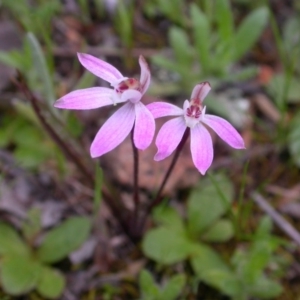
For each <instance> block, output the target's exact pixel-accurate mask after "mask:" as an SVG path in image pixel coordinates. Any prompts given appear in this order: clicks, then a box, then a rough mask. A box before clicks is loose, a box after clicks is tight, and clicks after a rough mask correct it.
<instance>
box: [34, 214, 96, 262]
mask: <svg viewBox="0 0 300 300" xmlns="http://www.w3.org/2000/svg"><path fill="white" fill-rule="evenodd" d="M90 230H91V222H90V220H89V219H88V218H86V217H72V218H69V219H68V220H66V221H65V222H64V223H62V224H61V225H60V226H58V227H56V228H54V229H52V230H51V231H50V232H49V233H48V234H47V235H46V236H45V238H44V240H43V242H42V244H41V246H40V247H39V248H38V250H37V256H38V259H39V260H40V261H43V262H46V263H54V262H57V261H60V260H61V259H63V258H65V257H66V256H67V255H68V254H70V253H71V252H72V251H74V250H76V249H78V248H79V247H80V246H81V245H82V244H83V242H84V241H85V240H86V239H87V238H88V235H89V232H90Z"/></svg>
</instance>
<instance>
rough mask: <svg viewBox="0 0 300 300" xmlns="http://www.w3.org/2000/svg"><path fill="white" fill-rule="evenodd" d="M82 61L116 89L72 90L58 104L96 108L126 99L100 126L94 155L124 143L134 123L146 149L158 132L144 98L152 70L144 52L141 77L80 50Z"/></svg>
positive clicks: (140, 146)
mask: <svg viewBox="0 0 300 300" xmlns="http://www.w3.org/2000/svg"><path fill="white" fill-rule="evenodd" d="M78 58H79V61H80V63H81V64H82V65H83V66H84V67H85V68H86V69H87V70H89V71H90V72H91V73H93V74H94V75H96V76H98V77H100V78H102V79H104V80H106V81H108V82H109V83H110V85H111V86H112V88H113V89H109V88H104V87H92V88H87V89H82V90H77V91H74V92H71V93H69V94H67V95H65V96H63V97H62V98H60V99H59V100H57V101H56V102H55V104H54V106H55V107H57V108H62V109H93V108H98V107H102V106H107V105H116V104H117V103H122V102H126V104H125V105H123V106H122V107H121V108H120V109H118V110H117V111H116V112H115V113H114V114H113V115H112V116H111V117H110V118H109V119H108V120H107V121H106V122H105V123H104V124H103V126H102V127H101V128H100V130H99V131H98V133H97V134H96V137H95V139H94V141H93V142H92V145H91V149H90V152H91V156H92V157H99V156H101V155H103V154H105V153H107V152H109V151H111V150H113V149H114V148H116V147H117V146H118V145H119V144H121V143H122V142H123V141H124V139H125V138H126V137H127V135H128V134H129V133H130V131H131V129H132V128H133V126H134V134H133V140H134V144H135V146H136V147H137V148H138V149H141V150H144V149H146V148H147V147H148V146H149V145H150V143H151V141H152V139H153V136H154V131H155V122H154V118H153V116H152V114H151V113H150V111H149V110H148V109H147V107H146V106H145V105H144V104H143V103H142V102H141V98H142V96H143V95H144V94H145V92H146V90H147V89H148V87H149V84H150V79H151V74H150V71H149V67H148V65H147V62H146V61H145V59H144V58H143V57H142V56H140V58H139V63H140V67H141V76H140V80H137V79H135V78H127V77H124V76H123V75H122V74H121V73H120V72H119V71H118V70H117V69H116V68H115V67H114V66H112V65H110V64H108V63H107V62H105V61H103V60H100V59H98V58H96V57H94V56H91V55H89V54H83V53H78Z"/></svg>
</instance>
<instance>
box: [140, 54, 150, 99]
mask: <svg viewBox="0 0 300 300" xmlns="http://www.w3.org/2000/svg"><path fill="white" fill-rule="evenodd" d="M139 64H140V67H141V78H140V83H141V86H142V94H143V95H144V94H145V92H146V91H147V90H148V88H149V85H150V80H151V73H150V70H149V66H148V64H147V62H146V60H145V58H144V57H143V56H142V55H140V58H139Z"/></svg>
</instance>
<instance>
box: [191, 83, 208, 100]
mask: <svg viewBox="0 0 300 300" xmlns="http://www.w3.org/2000/svg"><path fill="white" fill-rule="evenodd" d="M210 90H211V87H210V84H209V83H208V82H207V81H205V82H202V83H199V84H197V85H196V86H195V87H194V89H193V91H192V95H191V99H199V100H200V101H201V102H202V101H203V100H204V98H205V97H206V96H207V94H208V93H209V91H210Z"/></svg>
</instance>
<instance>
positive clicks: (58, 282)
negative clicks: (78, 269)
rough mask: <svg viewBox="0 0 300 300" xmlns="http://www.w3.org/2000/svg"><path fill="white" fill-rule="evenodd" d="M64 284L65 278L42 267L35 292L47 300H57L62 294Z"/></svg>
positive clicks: (50, 269) (53, 270)
mask: <svg viewBox="0 0 300 300" xmlns="http://www.w3.org/2000/svg"><path fill="white" fill-rule="evenodd" d="M65 284H66V282H65V278H64V276H63V275H62V274H61V273H60V272H58V271H57V270H55V269H52V268H49V267H44V266H43V267H42V268H41V272H40V276H39V281H38V283H37V291H38V292H39V293H40V294H41V295H42V296H43V297H45V298H47V299H48V298H49V299H57V298H58V297H59V296H60V295H61V294H62V292H63V290H64V287H65Z"/></svg>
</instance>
